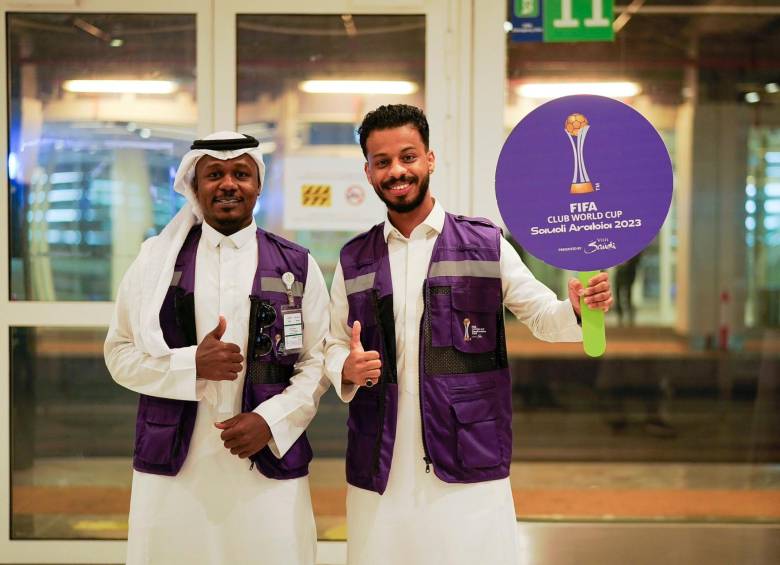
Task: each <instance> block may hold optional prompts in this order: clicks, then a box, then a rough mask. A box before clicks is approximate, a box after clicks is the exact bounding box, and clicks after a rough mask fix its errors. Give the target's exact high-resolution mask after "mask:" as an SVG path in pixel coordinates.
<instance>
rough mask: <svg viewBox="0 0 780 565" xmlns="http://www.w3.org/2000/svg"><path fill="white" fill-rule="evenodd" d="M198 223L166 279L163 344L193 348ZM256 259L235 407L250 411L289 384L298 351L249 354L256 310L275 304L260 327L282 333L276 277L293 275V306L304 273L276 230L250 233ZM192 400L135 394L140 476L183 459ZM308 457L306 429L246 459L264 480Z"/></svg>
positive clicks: (297, 467)
mask: <svg viewBox="0 0 780 565" xmlns="http://www.w3.org/2000/svg"><path fill="white" fill-rule="evenodd" d="M200 236H201V227H200V226H195V227H194V228H192V230H191V231H190V233H189V234H188V235H187V238H186V239H185V241H184V245H183V246H182V248H181V251H179V255H178V257H177V258H176V266H175V267H174V273H173V279H172V281H171V286H170V288H169V289H168V293H167V294H166V296H165V300H164V301H163V305H162V308H161V310H160V326H161V328H162V331H163V336H164V338H165V342H166V343H167V344H168V346H169V347H171V348H178V347H187V346H190V345H195V344H196V343H197V338H196V334H195V295H194V293H193V291H194V288H195V259H196V255H197V250H198V242H199V241H200ZM257 249H258V261H257V265H258V266H257V271H256V272H255V277H254V282H253V284H252V294H251V295H250V297H249V299H250V305H251V306H250V308H251V311H250V316H249V340H248V345H247V351H246V356H245V357H246V359H245V361H244V362H245V363H246V377H245V379H244V389H243V394H242V400H241V406H242V408H241V409H242V411H243V412H250V411H252V410H254V409H255V408H256V407H257V405H258V404H260V403H261V402H264V401H265V400H267V399H269V398H271V397H272V396H274V395H277V394H279V393H281V392H282V391H283V390H284V389H285V388H286V387H287V386H289V384H290V381H289V379H290V377H291V376H292V374H293V366H294V365H295V362H296V361H297V360H298V354H297V353H295V354H292V355H284V354H283V351H280V350H279V349H278V348H273V350H272V351H271V352H270V353H268V354H267V355H264V356H262V357H259V356H255V354H254V344H255V339H254V337H255V335H256V332H257V331H258V329H259V328H258V327H257V326H256V319H257V312H258V309H259V308H260V305H261V304H262V303H263V302H268V303H270V304H272V305H273V306H274V308H275V309H276V321H275V322H274V324H273V326H271V327H270V328H264V329H263V331H265V332H267V333H268V335H269V336H271V338H272V339H273V338H275V336H276V335H280V336H281V335H284V332H283V321H282V314H281V307H282V306H284V305H286V304H287V301H288V299H287V294H286V287H285V286H284V283H283V282H282V275H283V274H284V273H286V272H288V271H289V272H291V273H293V274H294V275H295V283H294V284H293V288H292V291H293V296H294V299H295V305H296V307H300V305H301V300H302V298H303V289H304V287H305V285H306V274H307V272H308V265H309V258H308V251H307V250H306V249H304V248H303V247H300V246H298V245H296V244H294V243H291V242H289V241H287V240H285V239H283V238H281V237H279V236H277V235H274V234H271V233H268V232H266V231H264V230H261V229H258V230H257ZM197 411H198V403H197V402H196V401H189V400H175V399H170V398H161V397H156V396H147V395H144V394H142V395H141V397H140V399H139V402H138V416H137V418H136V425H135V453H134V456H133V467H134V468H135V469H136V470H138V471H143V472H145V473H154V474H157V475H175V474H177V473H178V472H179V470H180V469H181V467H182V465H183V464H184V460H185V459H186V457H187V451H188V450H189V446H190V440H191V439H192V432H193V430H194V428H195V416H196V414H197ZM311 458H312V451H311V446H310V445H309V441H308V440H307V439H306V433H303V434H301V436H300V437H299V438H298V440H297V441H296V442H295V443H294V444H293V445H292V447H290V449H289V450H288V451H287V453H285V455H284V457H282V458H281V459H277V458H276V457H275V456H274V454H273V453H272V452H271V450H270V449H269V448H268V447H267V446H266V447H264V448H263V449H261V450H260V451H259V452H257V453H255V454H254V455H252V456H251V457H250V459H251V461H252V465H253V466H256V467H257V469H258V471H260V472H261V473H262V474H263V475H265V476H266V477H269V478H272V479H293V478H297V477H302V476H304V475H306V474H307V473H308V470H309V461H311Z"/></svg>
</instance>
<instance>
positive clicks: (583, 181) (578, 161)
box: [563, 114, 593, 194]
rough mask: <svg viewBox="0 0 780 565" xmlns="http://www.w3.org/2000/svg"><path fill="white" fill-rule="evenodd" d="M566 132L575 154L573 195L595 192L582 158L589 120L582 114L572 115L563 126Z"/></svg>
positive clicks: (572, 180)
mask: <svg viewBox="0 0 780 565" xmlns="http://www.w3.org/2000/svg"><path fill="white" fill-rule="evenodd" d="M563 128H564V130H565V131H566V137H568V138H569V143H571V150H572V152H573V153H574V176H573V177H572V179H571V194H585V193H588V192H593V184H592V183H591V182H590V179H589V178H588V171H586V170H585V159H584V157H583V156H582V153H583V148H584V147H585V137H586V136H587V135H588V129H590V126H589V125H588V118H586V117H585V116H583V115H582V114H571V115H570V116H569V117H568V118H566V123H565V124H564V126H563Z"/></svg>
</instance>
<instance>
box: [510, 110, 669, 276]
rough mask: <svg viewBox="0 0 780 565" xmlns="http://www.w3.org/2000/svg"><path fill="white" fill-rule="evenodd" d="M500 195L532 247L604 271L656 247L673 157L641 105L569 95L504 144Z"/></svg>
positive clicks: (569, 264) (564, 263)
mask: <svg viewBox="0 0 780 565" xmlns="http://www.w3.org/2000/svg"><path fill="white" fill-rule="evenodd" d="M496 198H497V199H498V207H499V209H500V211H501V216H502V217H503V219H504V222H506V225H507V227H508V228H509V231H510V232H511V233H512V235H513V236H514V237H515V239H517V241H518V242H519V243H520V245H522V246H523V248H524V249H525V250H526V251H528V252H529V253H531V254H532V255H534V256H535V257H538V258H539V259H541V260H543V261H545V262H546V263H549V264H551V265H553V266H555V267H559V268H562V269H570V270H573V271H595V270H599V269H606V268H609V267H612V266H614V265H617V264H619V263H622V262H624V261H626V260H628V259H630V258H631V257H633V256H634V255H636V254H637V253H639V252H640V251H642V250H643V249H644V248H645V247H647V246H648V245H649V244H650V242H651V241H652V240H653V238H654V237H655V235H656V234H657V233H658V230H659V229H661V225H662V224H663V222H664V219H665V218H666V214H667V212H668V211H669V206H670V204H671V201H672V164H671V161H670V159H669V153H668V152H667V150H666V147H665V146H664V143H663V140H662V139H661V136H660V135H658V132H657V131H656V130H655V128H654V127H653V126H652V125H651V124H650V122H648V121H647V119H645V118H644V117H643V116H642V115H641V114H640V113H639V112H637V111H636V110H634V109H633V108H631V107H630V106H627V105H626V104H623V103H622V102H618V101H616V100H613V99H611V98H605V97H603V96H590V95H578V96H565V97H563V98H558V99H556V100H553V101H551V102H547V103H546V104H543V105H542V106H540V107H538V108H537V109H535V110H534V111H533V112H531V113H530V114H528V115H527V116H526V117H525V118H523V119H522V120H521V121H520V123H518V124H517V126H516V127H515V129H514V130H513V131H512V133H511V134H510V135H509V138H508V139H507V140H506V143H504V147H503V149H502V150H501V155H500V156H499V159H498V168H497V170H496Z"/></svg>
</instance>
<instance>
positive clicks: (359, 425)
mask: <svg viewBox="0 0 780 565" xmlns="http://www.w3.org/2000/svg"><path fill="white" fill-rule="evenodd" d="M376 388H377V389H378V388H380V387H376ZM347 430H348V432H347V467H348V470H349V472H350V474H351V475H354V476H358V477H369V476H371V473H372V471H373V469H372V465H373V456H374V449H375V446H376V442H377V435H378V434H379V395H378V394H377V393H374V392H373V391H368V390H366V389H365V388H361V389H359V390H358V393H357V394H356V395H355V398H353V399H352V401H351V402H350V403H349V418H348V419H347Z"/></svg>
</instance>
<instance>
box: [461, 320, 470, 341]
mask: <svg viewBox="0 0 780 565" xmlns="http://www.w3.org/2000/svg"><path fill="white" fill-rule="evenodd" d="M470 323H471V320H469V319H468V318H463V331H464V333H463V339H464V340H466V341H471V337H470V336H469V324H470Z"/></svg>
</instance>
